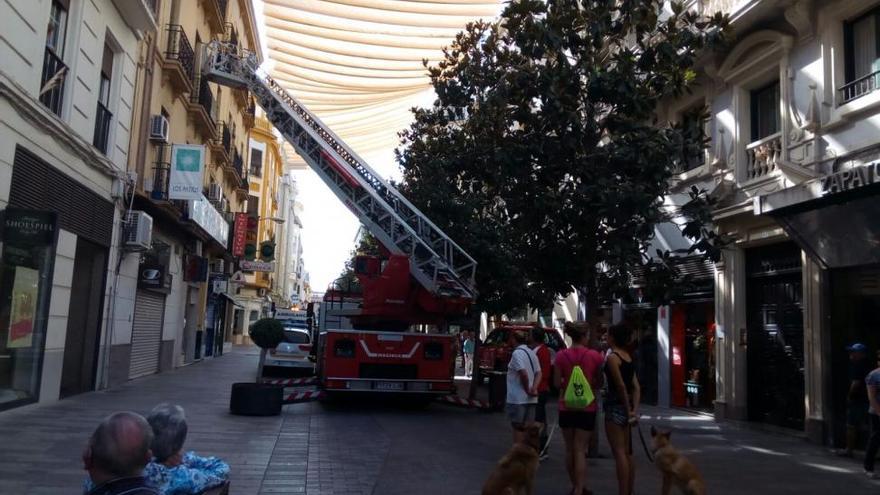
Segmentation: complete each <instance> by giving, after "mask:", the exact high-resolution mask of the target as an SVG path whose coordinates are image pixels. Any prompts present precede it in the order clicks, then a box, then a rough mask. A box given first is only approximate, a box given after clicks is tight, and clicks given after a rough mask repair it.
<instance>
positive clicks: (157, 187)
mask: <svg viewBox="0 0 880 495" xmlns="http://www.w3.org/2000/svg"><path fill="white" fill-rule="evenodd" d="M170 178H171V164H170V163H167V162H156V163H155V164H153V190H152V191H150V198H151V199H153V200H155V201H168V180H169V179H170Z"/></svg>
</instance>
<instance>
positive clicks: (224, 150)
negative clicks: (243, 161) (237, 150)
mask: <svg viewBox="0 0 880 495" xmlns="http://www.w3.org/2000/svg"><path fill="white" fill-rule="evenodd" d="M232 140H233V137H232V133H231V132H230V131H229V126H228V125H226V122H224V121H222V120H221V121H220V122H218V123H217V137H216V138H215V139H214V140H213V141H211V150H212V151H213V153H214V161H215V162H217V163H218V164H220V165H223V166H224V167H227V166H229V163H230V161H231V159H232Z"/></svg>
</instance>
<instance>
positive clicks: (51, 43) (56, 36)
mask: <svg viewBox="0 0 880 495" xmlns="http://www.w3.org/2000/svg"><path fill="white" fill-rule="evenodd" d="M67 12H68V3H67V0H53V1H52V5H51V7H50V9H49V22H48V26H47V28H46V52H45V54H44V55H43V73H42V76H41V78H40V90H39V98H40V101H41V102H42V103H43V105H46V106H47V107H48V108H49V110H51V111H52V113H54V114H55V115H58V116H61V103H62V98H63V96H64V81H65V78H66V76H67V66H66V65H64V45H65V40H66V38H67Z"/></svg>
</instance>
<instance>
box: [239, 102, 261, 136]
mask: <svg viewBox="0 0 880 495" xmlns="http://www.w3.org/2000/svg"><path fill="white" fill-rule="evenodd" d="M241 116H242V120H243V121H244V126H245V127H247V128H248V129H250V128H252V127H254V119H256V116H257V103H256V102H255V101H254V98H253V97H251V96H248V103H247V105H246V106H245V107H244V110H242V113H241Z"/></svg>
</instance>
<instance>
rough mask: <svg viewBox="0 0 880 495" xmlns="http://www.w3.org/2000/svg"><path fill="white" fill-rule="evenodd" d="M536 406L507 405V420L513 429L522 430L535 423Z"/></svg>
mask: <svg viewBox="0 0 880 495" xmlns="http://www.w3.org/2000/svg"><path fill="white" fill-rule="evenodd" d="M535 409H537V405H536V404H507V406H506V411H507V419H509V420H510V423H511V424H512V425H513V427H514V428H522V427H524V426H525V425H526V424H527V423H532V422H534V421H535Z"/></svg>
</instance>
